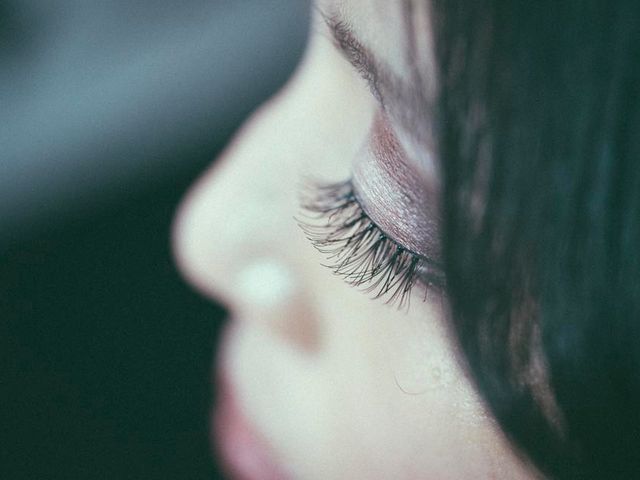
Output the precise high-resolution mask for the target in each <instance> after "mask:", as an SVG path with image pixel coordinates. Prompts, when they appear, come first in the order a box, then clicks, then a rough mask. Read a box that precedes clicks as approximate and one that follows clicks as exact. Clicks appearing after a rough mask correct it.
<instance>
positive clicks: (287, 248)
mask: <svg viewBox="0 0 640 480" xmlns="http://www.w3.org/2000/svg"><path fill="white" fill-rule="evenodd" d="M332 58H333V57H332V56H331V55H328V51H327V49H326V48H323V47H322V46H321V45H319V44H316V46H315V47H313V45H312V47H311V48H310V52H309V53H307V56H306V60H305V62H304V63H303V65H302V66H301V67H300V68H299V70H298V74H297V75H296V77H294V79H293V80H292V81H291V82H290V83H289V85H288V86H287V87H285V88H284V90H283V91H282V92H281V93H280V94H279V95H278V96H276V97H275V99H273V100H271V101H270V102H269V103H267V104H266V105H265V106H263V107H262V108H261V109H260V110H259V111H258V112H257V113H255V114H254V115H253V116H252V117H251V118H250V119H249V120H248V121H247V123H246V124H245V125H244V126H243V127H242V128H241V130H240V132H239V133H238V134H237V135H236V137H235V139H234V140H233V141H232V142H231V144H230V145H229V147H228V148H227V149H226V151H225V152H223V154H222V155H221V157H220V158H219V159H218V160H217V161H216V162H214V164H213V166H212V167H211V168H210V169H209V170H208V171H207V172H206V173H205V174H204V175H202V177H201V178H200V179H199V180H198V181H197V182H196V184H195V185H194V186H193V187H192V188H191V189H190V191H189V192H188V194H187V195H186V197H185V199H184V200H183V202H182V204H181V206H180V207H179V209H178V212H177V215H176V220H175V223H174V228H173V248H174V254H175V258H176V262H177V265H178V267H179V268H180V270H181V272H182V273H183V275H184V276H185V278H186V279H187V280H188V281H189V282H190V283H191V284H192V285H194V286H195V287H196V288H197V289H198V290H200V291H201V292H202V293H204V294H205V295H207V296H209V297H212V298H213V299H215V300H217V301H219V302H220V303H222V304H223V305H225V306H226V307H227V308H229V309H230V310H231V313H232V315H233V316H238V317H246V318H261V319H265V318H272V319H273V322H272V323H273V326H277V324H278V322H279V323H280V324H281V325H279V326H278V328H284V329H285V330H287V331H288V332H289V334H292V332H297V333H296V336H297V337H298V339H300V338H306V340H305V341H308V335H306V334H302V335H300V333H301V332H307V333H308V331H310V330H313V328H311V326H310V325H308V324H307V325H301V324H300V322H301V319H306V320H307V321H309V319H311V318H313V314H312V313H311V312H313V311H314V305H313V301H318V302H319V301H320V300H319V299H318V295H316V293H317V292H318V291H319V290H322V288H320V289H319V288H318V287H321V286H322V284H318V280H317V279H318V277H317V275H316V276H315V277H314V274H313V273H312V274H310V272H317V271H318V270H319V267H318V258H317V256H315V254H314V251H313V248H312V247H311V246H310V245H309V243H308V241H307V240H306V238H304V235H303V233H302V232H301V230H300V229H299V228H298V225H297V224H296V222H295V220H294V217H295V216H296V215H297V214H298V213H299V212H298V196H299V192H298V188H299V185H300V181H299V179H300V178H304V177H307V176H320V177H321V178H324V179H329V180H332V179H344V178H345V177H346V176H348V175H349V164H350V159H351V158H352V156H353V153H354V152H355V151H356V149H357V148H359V146H360V145H359V141H358V138H359V137H363V136H364V131H363V132H360V129H362V126H363V125H367V119H368V118H369V117H370V116H371V109H370V108H369V105H370V103H369V100H368V97H365V96H363V95H362V94H359V92H360V90H359V89H358V88H356V87H354V86H353V85H352V86H351V88H350V86H349V85H348V84H346V85H345V83H344V82H340V85H339V87H337V85H336V78H334V77H332V76H331V75H327V71H329V72H331V71H335V70H336V65H335V60H331V59H332ZM340 61H341V60H340ZM342 68H343V67H342V64H341V63H339V64H338V68H337V70H338V72H340V71H341V69H342ZM358 98H360V99H361V100H360V103H359V104H358V102H357V99H358ZM365 99H366V100H365ZM344 105H350V106H351V107H353V108H351V109H350V110H347V111H345V109H344ZM358 107H359V108H358ZM353 125H356V126H357V128H356V131H354V129H353ZM365 131H366V130H365ZM354 139H355V141H354ZM328 140H330V141H328ZM345 160H346V161H345ZM326 274H327V273H326V272H324V271H322V275H323V277H322V278H326ZM320 282H322V280H320ZM311 293H313V294H314V295H312V294H311ZM276 319H277V320H276ZM283 319H284V320H283ZM287 319H296V324H295V325H292V324H289V325H284V326H283V325H282V322H283V321H284V322H285V323H286V322H288V321H289V320H287ZM269 321H271V320H269ZM289 323H291V322H289Z"/></svg>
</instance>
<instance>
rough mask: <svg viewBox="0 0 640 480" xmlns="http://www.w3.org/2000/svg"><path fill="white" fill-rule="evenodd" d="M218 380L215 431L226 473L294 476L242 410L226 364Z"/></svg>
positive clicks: (274, 478) (261, 478)
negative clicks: (284, 467) (279, 461)
mask: <svg viewBox="0 0 640 480" xmlns="http://www.w3.org/2000/svg"><path fill="white" fill-rule="evenodd" d="M219 363H220V364H221V365H224V363H225V362H219ZM216 383H217V386H218V389H217V404H216V407H215V409H214V412H213V415H212V429H211V432H212V434H213V439H212V441H213V444H214V449H215V452H216V453H217V456H218V457H219V458H220V460H221V462H222V466H223V469H224V470H225V473H227V474H228V475H230V477H229V478H230V479H233V480H290V477H289V476H288V475H287V474H285V473H284V470H283V468H282V466H281V465H279V464H278V462H277V461H276V459H275V455H274V454H273V452H272V448H271V446H270V445H269V443H268V442H267V441H266V440H265V439H264V438H263V437H262V436H261V435H260V433H259V432H258V431H257V429H255V428H254V426H253V425H252V424H251V422H250V421H249V420H248V419H247V417H246V416H245V414H244V412H243V411H242V407H241V405H240V403H239V402H238V397H237V395H236V393H235V389H234V387H233V382H232V379H231V377H230V375H229V373H228V371H226V369H225V368H224V367H220V368H219V370H218V372H217V382H216Z"/></svg>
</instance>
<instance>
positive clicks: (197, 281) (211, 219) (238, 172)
mask: <svg viewBox="0 0 640 480" xmlns="http://www.w3.org/2000/svg"><path fill="white" fill-rule="evenodd" d="M282 101H283V100H282V99H276V100H274V101H272V103H271V104H269V105H267V106H265V107H263V108H262V109H261V110H260V111H259V112H257V113H256V114H254V116H253V117H252V118H251V119H250V120H249V121H248V122H247V123H246V124H245V125H244V126H243V128H242V129H241V131H240V132H239V133H238V134H237V135H236V137H235V139H234V140H233V141H232V143H231V144H230V146H229V147H227V149H226V151H225V152H223V154H222V155H221V157H220V158H219V159H218V160H217V161H216V162H214V164H213V166H212V167H211V168H210V169H209V170H208V171H207V172H206V173H205V174H204V175H202V177H201V178H200V179H199V180H198V181H197V182H196V184H195V185H194V186H192V187H191V189H190V191H189V192H188V194H187V195H186V197H185V199H184V200H183V202H182V204H181V206H180V207H179V209H178V214H177V216H176V221H175V224H174V235H173V243H174V251H175V257H176V260H177V263H178V266H179V268H180V270H181V271H182V273H183V274H184V276H185V277H186V278H187V280H188V281H189V282H190V283H192V284H193V285H194V286H195V287H196V288H197V289H199V290H200V291H201V292H203V293H204V294H205V295H208V296H210V297H213V298H214V299H216V300H218V301H220V302H221V303H223V304H225V305H227V306H228V307H230V308H232V309H233V308H237V307H239V306H241V304H242V301H241V300H243V299H241V298H239V296H240V295H242V294H244V293H246V292H244V291H242V292H240V291H238V290H239V289H240V290H247V288H248V286H249V285H251V290H252V291H253V293H255V294H256V297H257V296H259V295H262V298H263V303H264V302H266V298H265V295H267V291H268V290H269V289H268V287H269V285H263V286H262V293H260V294H259V295H258V293H257V292H256V291H255V290H256V289H257V285H258V282H257V281H254V280H253V279H252V275H251V272H254V275H259V274H262V276H263V277H264V278H269V279H270V281H271V286H272V287H273V288H272V291H273V292H274V294H276V293H278V292H279V293H278V294H279V295H280V296H282V295H284V293H285V290H286V291H293V288H291V286H292V285H293V284H295V283H296V282H295V280H294V279H293V278H294V277H296V276H297V275H296V274H295V273H294V270H296V268H299V267H298V266H297V265H295V263H296V262H295V259H296V257H297V256H296V255H295V254H294V252H295V250H296V249H297V248H298V246H299V244H300V238H299V237H300V235H301V234H300V232H298V231H297V228H296V225H295V222H294V221H293V217H294V216H295V214H296V190H295V187H296V181H297V174H298V173H297V166H296V165H295V164H294V162H293V158H294V157H295V155H294V153H293V151H292V147H291V146H290V144H289V143H288V142H286V140H285V139H284V138H282V136H281V135H279V134H278V130H277V129H274V128H273V125H274V124H275V123H277V122H278V117H279V110H280V105H279V103H280V102H282ZM260 265H262V267H260ZM289 293H290V292H289Z"/></svg>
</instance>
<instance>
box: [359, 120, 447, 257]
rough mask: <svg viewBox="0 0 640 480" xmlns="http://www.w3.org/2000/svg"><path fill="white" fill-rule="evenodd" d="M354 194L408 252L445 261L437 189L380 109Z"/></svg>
mask: <svg viewBox="0 0 640 480" xmlns="http://www.w3.org/2000/svg"><path fill="white" fill-rule="evenodd" d="M353 186H354V191H355V194H356V196H357V198H358V200H359V202H360V204H361V206H362V208H363V209H364V211H366V212H367V214H368V215H369V217H370V218H371V219H372V220H373V221H374V222H375V223H376V224H377V225H378V226H379V227H380V228H381V229H382V230H383V231H385V232H386V233H387V234H389V236H391V237H392V238H394V239H395V240H396V241H398V242H399V243H400V244H402V245H404V246H405V247H407V248H408V249H410V250H412V251H414V252H416V253H418V254H419V255H422V256H423V257H425V258H430V259H432V260H433V261H434V262H435V263H439V262H440V258H441V253H440V235H439V229H440V227H439V224H440V222H439V204H438V194H437V191H436V188H435V186H433V185H432V186H430V182H429V181H428V179H427V178H426V177H425V176H424V175H423V174H422V172H421V170H420V169H419V168H418V167H417V166H416V165H413V164H412V163H410V162H409V161H407V156H406V154H405V152H404V150H403V148H402V146H401V145H400V143H399V142H398V140H397V138H396V136H395V133H394V131H393V129H392V127H391V126H390V123H389V120H388V119H387V118H386V114H385V113H384V112H382V111H379V112H378V113H377V114H376V116H375V119H374V121H373V125H372V128H371V133H370V135H369V140H368V142H367V144H366V146H365V147H364V148H363V150H362V151H361V152H360V153H359V154H358V156H357V158H356V160H355V161H354V165H353Z"/></svg>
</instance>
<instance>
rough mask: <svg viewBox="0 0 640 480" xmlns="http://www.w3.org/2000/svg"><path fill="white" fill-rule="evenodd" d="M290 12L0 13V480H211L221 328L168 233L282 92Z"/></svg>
mask: <svg viewBox="0 0 640 480" xmlns="http://www.w3.org/2000/svg"><path fill="white" fill-rule="evenodd" d="M308 8H309V2H308V1H307V0H108V1H106V0H102V1H99V0H2V2H1V3H0V429H1V430H0V432H1V434H0V478H2V479H9V480H13V479H76V478H78V479H208V478H220V477H219V472H218V467H217V466H216V464H215V461H214V460H213V459H212V458H211V455H210V450H209V448H210V447H209V439H208V415H209V408H210V404H211V402H212V399H213V397H214V396H215V392H212V391H211V384H210V365H211V358H212V355H213V352H214V350H215V345H216V339H217V336H218V332H219V330H220V326H221V324H222V323H223V321H224V320H223V318H224V312H222V311H221V310H220V309H219V308H217V307H215V306H214V305H212V304H211V303H209V302H208V301H206V300H205V299H203V298H201V297H199V296H198V295H197V294H195V293H193V292H192V291H191V290H190V289H189V288H188V287H187V286H186V285H185V284H184V283H183V282H182V280H181V279H180V277H179V275H178V273H177V272H176V270H175V267H174V265H173V263H172V259H171V255H170V244H169V231H170V225H171V220H172V216H173V214H174V211H175V207H176V205H177V203H178V202H179V200H180V198H181V196H182V195H183V194H184V192H185V190H186V189H187V187H188V185H189V184H190V183H191V182H192V181H193V180H194V179H195V178H196V177H197V175H198V174H199V173H200V172H201V171H202V170H203V169H204V168H205V167H206V166H207V165H208V164H209V162H210V161H211V160H212V159H213V158H214V157H215V156H216V155H217V153H218V152H219V151H220V149H221V148H222V147H223V146H224V144H225V143H226V142H227V141H228V139H229V138H230V135H231V134H232V132H233V131H234V130H235V129H236V128H237V127H238V126H239V124H240V123H241V121H242V120H243V119H244V118H246V116H247V115H248V114H249V113H250V112H251V110H253V109H254V108H255V107H256V106H257V105H258V104H259V103H261V102H262V101H264V100H265V99H266V98H267V97H268V96H270V95H271V94H272V93H274V92H275V91H276V90H277V89H278V88H279V87H280V86H281V85H282V84H283V83H284V81H285V80H286V79H287V77H288V76H289V75H290V73H291V71H292V70H293V68H294V66H295V64H296V62H297V61H298V59H299V57H300V55H301V53H302V51H303V47H304V43H305V40H306V33H307V29H308ZM211 245H212V248H215V238H212V239H211Z"/></svg>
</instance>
